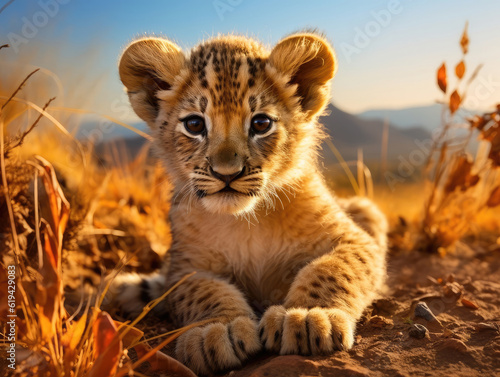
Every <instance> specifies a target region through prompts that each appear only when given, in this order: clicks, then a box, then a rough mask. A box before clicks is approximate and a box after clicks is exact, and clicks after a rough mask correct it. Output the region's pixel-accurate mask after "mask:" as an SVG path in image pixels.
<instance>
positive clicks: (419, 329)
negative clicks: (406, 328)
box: [409, 323, 429, 339]
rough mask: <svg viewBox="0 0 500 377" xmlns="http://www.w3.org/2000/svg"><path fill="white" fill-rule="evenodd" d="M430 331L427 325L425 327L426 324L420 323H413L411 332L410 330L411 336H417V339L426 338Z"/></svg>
mask: <svg viewBox="0 0 500 377" xmlns="http://www.w3.org/2000/svg"><path fill="white" fill-rule="evenodd" d="M428 333H429V331H428V330H427V327H425V326H424V325H420V324H418V323H415V324H413V325H411V328H410V332H409V334H410V336H411V337H413V338H417V339H423V338H425V337H426V336H427V335H428Z"/></svg>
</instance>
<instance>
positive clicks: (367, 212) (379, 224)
mask: <svg viewBox="0 0 500 377" xmlns="http://www.w3.org/2000/svg"><path fill="white" fill-rule="evenodd" d="M338 203H339V205H340V207H341V208H342V209H343V210H344V212H345V213H347V215H349V217H350V218H351V219H352V220H354V222H355V223H356V224H357V225H358V226H360V227H361V229H363V230H364V231H365V232H367V233H368V234H369V235H370V236H372V237H373V238H374V239H375V241H376V242H377V243H378V244H379V245H383V246H385V245H386V243H387V231H388V224H387V219H386V217H385V215H384V214H383V213H382V211H380V209H379V208H378V207H377V206H376V205H375V203H373V202H372V201H371V200H370V199H368V198H364V197H360V196H354V197H351V198H345V199H344V198H342V199H338Z"/></svg>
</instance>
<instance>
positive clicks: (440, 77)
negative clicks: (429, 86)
mask: <svg viewBox="0 0 500 377" xmlns="http://www.w3.org/2000/svg"><path fill="white" fill-rule="evenodd" d="M437 84H438V86H439V89H441V90H442V92H443V93H446V65H445V63H443V64H441V67H439V69H438V71H437Z"/></svg>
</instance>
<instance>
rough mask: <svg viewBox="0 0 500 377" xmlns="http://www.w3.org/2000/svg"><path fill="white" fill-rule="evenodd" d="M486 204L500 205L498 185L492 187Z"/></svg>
mask: <svg viewBox="0 0 500 377" xmlns="http://www.w3.org/2000/svg"><path fill="white" fill-rule="evenodd" d="M486 205H487V206H488V207H490V208H493V207H496V206H498V205H500V186H497V187H495V188H494V189H493V191H492V192H491V195H490V197H489V198H488V201H487V202H486Z"/></svg>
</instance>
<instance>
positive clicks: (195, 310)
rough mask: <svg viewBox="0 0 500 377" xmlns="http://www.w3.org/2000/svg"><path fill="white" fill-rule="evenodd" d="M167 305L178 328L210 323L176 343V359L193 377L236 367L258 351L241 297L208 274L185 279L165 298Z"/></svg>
mask: <svg viewBox="0 0 500 377" xmlns="http://www.w3.org/2000/svg"><path fill="white" fill-rule="evenodd" d="M176 275H177V276H180V274H176ZM173 280H175V279H172V283H173V282H174V281H173ZM168 304H169V306H170V307H171V308H172V311H173V314H174V316H175V318H176V320H177V322H178V323H179V325H183V326H185V325H188V324H191V323H194V322H198V321H202V320H206V319H214V322H213V323H209V324H208V325H205V326H203V327H195V328H193V329H190V330H188V331H187V332H186V333H184V334H183V335H181V336H180V337H179V339H178V340H177V344H176V349H175V352H176V357H177V359H178V360H179V361H181V362H182V363H184V364H186V365H187V366H188V367H189V368H191V369H192V370H193V371H195V372H196V373H197V374H211V373H214V372H218V371H221V370H226V369H231V368H236V367H239V366H240V365H241V364H242V363H243V361H245V360H246V359H248V357H249V356H250V355H252V354H255V353H257V352H258V351H259V350H260V349H261V343H260V340H259V337H258V331H257V326H258V324H257V322H256V317H255V314H254V313H253V311H252V309H251V308H250V306H249V305H248V303H247V302H246V301H245V299H244V297H243V294H242V293H241V292H240V291H239V290H238V289H237V288H236V287H235V286H234V285H232V284H230V283H228V282H227V281H225V280H223V279H221V278H218V277H216V276H214V275H213V274H211V273H209V272H203V271H198V272H197V273H196V274H195V275H193V276H192V277H190V278H189V279H187V280H186V281H185V282H184V283H182V284H181V285H180V286H179V287H178V288H176V289H175V290H174V291H173V292H172V293H171V294H170V295H169V296H168Z"/></svg>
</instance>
